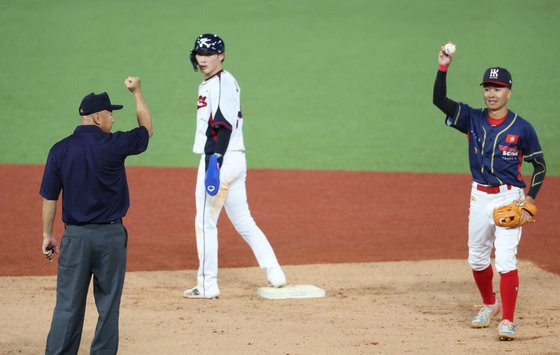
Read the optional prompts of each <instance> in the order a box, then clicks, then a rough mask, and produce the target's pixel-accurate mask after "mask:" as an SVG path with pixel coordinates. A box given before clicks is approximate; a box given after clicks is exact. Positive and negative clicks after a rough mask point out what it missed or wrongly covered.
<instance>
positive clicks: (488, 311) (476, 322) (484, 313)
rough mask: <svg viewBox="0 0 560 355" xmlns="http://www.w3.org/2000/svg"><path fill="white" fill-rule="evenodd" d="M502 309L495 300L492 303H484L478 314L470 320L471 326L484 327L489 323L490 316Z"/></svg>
mask: <svg viewBox="0 0 560 355" xmlns="http://www.w3.org/2000/svg"><path fill="white" fill-rule="evenodd" d="M501 310H502V306H500V303H498V300H496V303H494V304H486V305H484V306H482V308H480V311H479V312H478V314H477V315H476V316H475V317H474V318H473V320H472V322H471V328H486V327H488V326H489V325H490V321H491V320H492V317H494V316H496V315H497V314H498V313H500V311H501Z"/></svg>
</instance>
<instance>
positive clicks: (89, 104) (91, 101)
mask: <svg viewBox="0 0 560 355" xmlns="http://www.w3.org/2000/svg"><path fill="white" fill-rule="evenodd" d="M121 108H123V105H113V104H111V100H110V99H109V95H108V94H107V93H106V92H102V93H101V94H94V93H93V92H92V93H91V94H87V95H86V96H85V97H84V98H83V100H82V103H81V104H80V108H79V110H78V111H79V112H80V116H87V115H91V114H92V113H96V112H99V111H103V110H107V111H113V110H120V109H121Z"/></svg>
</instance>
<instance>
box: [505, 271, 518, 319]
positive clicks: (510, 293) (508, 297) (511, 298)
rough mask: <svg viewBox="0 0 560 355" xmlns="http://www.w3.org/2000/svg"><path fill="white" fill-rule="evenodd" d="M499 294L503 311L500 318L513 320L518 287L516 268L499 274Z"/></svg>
mask: <svg viewBox="0 0 560 355" xmlns="http://www.w3.org/2000/svg"><path fill="white" fill-rule="evenodd" d="M500 276H501V278H500V294H501V295H502V306H503V308H504V313H503V315H502V320H504V319H507V320H509V321H510V322H513V314H514V313H515V303H516V302H517V289H518V287H519V274H518V273H517V270H513V271H510V272H506V273H505V274H500Z"/></svg>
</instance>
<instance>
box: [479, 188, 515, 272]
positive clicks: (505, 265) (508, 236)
mask: <svg viewBox="0 0 560 355" xmlns="http://www.w3.org/2000/svg"><path fill="white" fill-rule="evenodd" d="M476 185H477V184H476V183H474V182H473V184H472V190H471V203H470V209H469V264H470V266H471V268H472V269H473V270H476V271H481V270H484V269H486V268H487V267H488V265H490V254H491V252H492V246H494V247H495V248H496V260H495V265H496V270H497V271H498V272H499V273H506V272H509V271H513V270H516V269H517V257H516V256H517V245H518V244H519V240H520V239H521V230H522V228H521V227H517V228H504V227H498V226H496V225H495V224H494V219H493V212H494V208H496V207H501V206H505V205H507V204H509V203H511V202H512V201H513V200H518V199H522V198H525V195H524V193H523V189H521V188H519V187H515V186H512V187H511V190H508V189H507V185H502V186H500V192H499V193H496V194H489V193H486V192H483V191H479V190H477V188H476Z"/></svg>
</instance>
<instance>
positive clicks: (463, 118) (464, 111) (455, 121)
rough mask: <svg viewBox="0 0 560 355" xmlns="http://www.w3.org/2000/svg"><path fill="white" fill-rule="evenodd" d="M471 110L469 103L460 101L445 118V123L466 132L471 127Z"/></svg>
mask: <svg viewBox="0 0 560 355" xmlns="http://www.w3.org/2000/svg"><path fill="white" fill-rule="evenodd" d="M472 111H473V109H472V108H471V107H470V106H469V105H467V104H464V103H462V102H460V103H459V104H458V105H457V109H456V110H455V113H454V114H453V116H447V117H446V118H445V124H446V125H448V126H450V127H453V128H455V129H457V130H458V131H460V132H463V133H465V134H467V133H468V132H469V130H470V129H471V116H472Z"/></svg>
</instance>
